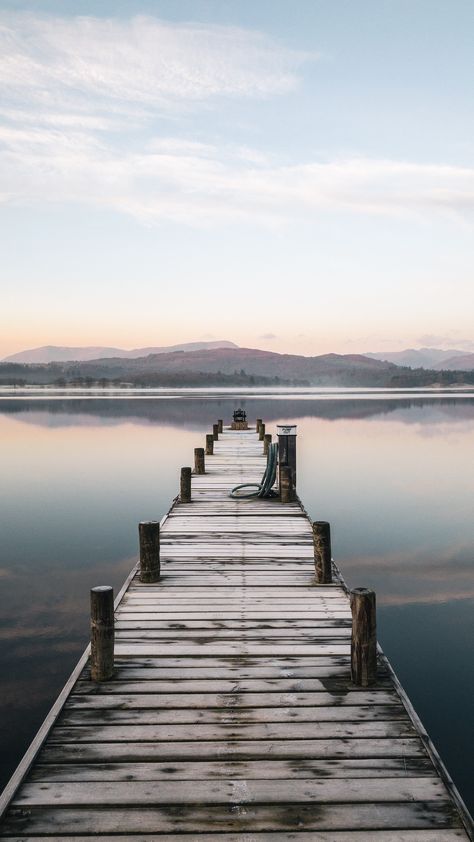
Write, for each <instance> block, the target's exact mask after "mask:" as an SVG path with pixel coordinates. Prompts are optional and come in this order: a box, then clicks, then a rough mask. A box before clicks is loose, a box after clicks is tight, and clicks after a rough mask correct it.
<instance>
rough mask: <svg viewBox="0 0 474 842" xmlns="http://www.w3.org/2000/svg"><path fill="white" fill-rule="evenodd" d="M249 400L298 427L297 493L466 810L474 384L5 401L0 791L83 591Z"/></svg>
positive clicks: (0, 513) (472, 725)
mask: <svg viewBox="0 0 474 842" xmlns="http://www.w3.org/2000/svg"><path fill="white" fill-rule="evenodd" d="M238 405H242V406H244V408H245V409H246V410H247V413H248V415H249V418H251V419H253V418H255V417H257V416H258V417H262V418H263V419H264V420H265V422H266V424H267V432H275V425H276V424H277V423H279V422H280V423H282V422H293V423H296V424H298V490H299V494H300V496H301V498H302V500H303V502H304V504H305V506H306V508H307V510H308V512H309V513H310V515H311V516H312V517H314V518H316V519H320V520H329V521H331V525H332V532H333V552H334V557H335V559H336V561H337V563H338V564H339V566H340V568H341V570H342V572H343V574H344V576H345V578H346V581H347V583H348V584H349V585H350V586H360V585H362V586H369V587H373V588H375V590H376V592H377V600H378V626H379V639H380V641H381V643H382V646H383V647H384V649H385V652H386V654H387V655H388V656H389V658H390V660H391V662H392V665H393V666H394V668H395V670H396V672H397V674H398V676H399V678H400V680H401V681H402V683H403V685H404V687H405V689H406V691H407V693H408V695H409V697H410V699H411V701H412V702H413V704H414V706H415V708H416V710H417V713H418V714H419V716H420V717H421V719H422V721H423V724H424V725H425V727H426V728H427V730H428V732H429V734H430V736H431V737H432V739H433V741H434V743H435V745H436V747H437V748H438V750H439V752H440V754H441V756H442V758H443V760H444V761H445V763H446V766H447V767H448V770H449V772H450V774H451V775H452V777H453V779H454V781H455V783H456V785H457V786H458V788H459V789H460V791H461V793H462V795H463V797H464V799H465V801H466V803H467V804H468V806H469V808H470V809H471V811H472V810H473V808H474V796H473V793H472V779H473V771H474V764H473V759H472V758H473V747H474V739H473V738H474V722H473V717H472V699H473V698H474V674H473V666H472V665H473V664H474V610H473V609H474V526H473V508H472V500H473V491H474V472H473V470H472V468H473V453H474V397H473V396H467V395H463V396H459V397H454V396H449V397H447V396H439V395H436V396H432V395H429V394H428V395H419V394H417V395H413V396H410V395H403V396H394V394H393V393H392V394H391V395H385V394H376V393H368V394H365V395H360V396H359V395H355V394H351V393H349V394H347V393H342V392H341V393H337V394H332V395H331V394H325V395H319V396H315V395H308V394H302V395H279V394H274V395H265V396H259V395H239V394H237V393H236V394H235V395H234V396H231V395H229V396H225V395H224V396H223V395H213V394H208V395H202V394H200V395H196V396H191V395H185V396H173V395H170V396H162V397H156V396H154V397H143V396H137V397H135V398H128V397H126V398H123V397H121V398H117V399H115V398H104V397H97V398H94V397H74V398H71V397H58V398H45V397H42V398H28V399H26V398H14V399H0V450H1V463H0V464H1V484H0V593H1V599H0V636H1V639H2V645H1V648H0V671H1V672H0V674H1V694H0V788H1V787H2V786H3V785H4V784H5V783H6V782H7V780H8V778H9V776H10V774H11V772H12V771H13V770H14V768H15V767H16V765H17V764H18V762H19V760H20V759H21V756H22V754H23V752H24V751H25V749H26V748H27V746H28V745H29V743H30V742H31V739H32V738H33V736H34V733H35V732H36V730H37V728H38V727H39V725H40V724H41V721H42V719H43V717H44V716H45V714H46V713H47V711H48V710H49V708H50V706H51V704H52V703H53V701H54V699H55V698H56V696H57V694H58V692H59V691H60V689H61V688H62V686H63V685H64V683H65V681H66V679H67V677H68V675H69V673H70V672H71V670H72V668H73V667H74V665H75V663H76V661H77V659H78V657H79V655H80V654H81V652H82V651H83V649H84V647H85V645H86V643H87V638H88V602H89V589H90V587H92V586H94V585H97V584H105V583H107V584H112V585H114V587H115V588H116V590H118V589H119V587H120V586H121V584H122V583H123V581H124V579H125V577H126V576H127V574H128V572H129V571H130V569H131V567H132V565H133V564H134V562H135V558H136V553H137V523H138V521H140V520H147V519H158V518H160V517H161V516H162V515H163V514H164V513H165V511H166V510H167V509H168V508H169V505H170V502H171V499H172V498H173V497H174V496H175V495H176V493H177V488H178V477H179V469H180V467H181V466H182V465H189V464H192V454H193V448H194V447H197V446H200V445H203V443H204V434H205V433H206V432H208V431H209V429H210V425H211V424H212V423H213V422H215V421H216V419H217V418H223V419H224V421H225V423H227V422H228V421H229V420H230V418H231V415H232V410H233V409H234V408H235V407H236V406H238Z"/></svg>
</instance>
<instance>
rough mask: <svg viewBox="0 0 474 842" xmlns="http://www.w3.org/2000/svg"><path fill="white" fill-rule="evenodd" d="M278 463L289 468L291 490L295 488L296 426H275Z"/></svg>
mask: <svg viewBox="0 0 474 842" xmlns="http://www.w3.org/2000/svg"><path fill="white" fill-rule="evenodd" d="M277 436H278V463H279V466H280V472H281V468H282V467H283V465H289V467H290V468H291V478H292V483H293V489H295V488H296V424H277Z"/></svg>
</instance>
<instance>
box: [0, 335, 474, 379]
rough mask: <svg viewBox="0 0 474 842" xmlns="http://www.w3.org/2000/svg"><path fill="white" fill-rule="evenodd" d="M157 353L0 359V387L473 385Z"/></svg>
mask: <svg viewBox="0 0 474 842" xmlns="http://www.w3.org/2000/svg"><path fill="white" fill-rule="evenodd" d="M228 345H230V346H231V347H220V348H211V349H210V348H203V349H200V350H194V351H186V350H178V351H171V352H170V351H161V350H160V352H158V353H153V354H147V355H146V356H141V357H133V358H127V357H104V358H99V359H95V360H82V361H65V362H64V361H57V362H50V363H37V362H36V363H19V362H15V361H13V362H12V361H4V362H2V363H0V383H1V384H3V385H8V384H16V385H27V384H28V385H29V384H31V385H33V384H35V385H42V384H43V385H46V384H48V385H56V386H66V385H72V386H92V385H94V384H97V383H98V384H99V385H101V386H107V385H124V384H125V385H130V386H164V387H168V388H169V387H180V386H204V387H206V386H254V385H255V386H277V385H282V386H283V385H284V386H289V385H293V386H296V385H298V386H345V387H347V386H367V387H370V386H379V387H382V388H386V387H402V388H404V387H408V386H431V385H433V384H439V385H451V384H460V383H461V384H462V383H469V384H471V383H474V372H472V375H471V372H459V373H458V372H457V371H443V372H437V371H433V370H425V369H416V370H412V369H409V368H401V367H399V366H397V365H395V364H394V363H392V362H385V361H382V360H378V359H374V358H371V357H368V356H363V355H362V354H321V355H319V356H316V357H303V356H299V355H297V354H277V353H275V352H273V351H262V350H260V349H258V348H238V347H236V346H232V343H228Z"/></svg>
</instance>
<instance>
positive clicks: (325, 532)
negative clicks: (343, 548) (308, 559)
mask: <svg viewBox="0 0 474 842" xmlns="http://www.w3.org/2000/svg"><path fill="white" fill-rule="evenodd" d="M313 544H314V569H315V572H316V581H317V582H318V583H319V584H320V585H330V584H331V582H332V561H331V559H332V556H331V527H330V526H329V523H328V522H327V521H325V520H315V521H314V523H313Z"/></svg>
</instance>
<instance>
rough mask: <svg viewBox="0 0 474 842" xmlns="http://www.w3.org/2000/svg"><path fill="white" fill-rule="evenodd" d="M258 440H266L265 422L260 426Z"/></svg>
mask: <svg viewBox="0 0 474 842" xmlns="http://www.w3.org/2000/svg"><path fill="white" fill-rule="evenodd" d="M258 439H259V441H264V439H265V424H264V423H263V422H262V423H261V424H260V427H259V430H258Z"/></svg>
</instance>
